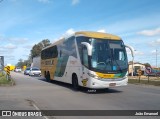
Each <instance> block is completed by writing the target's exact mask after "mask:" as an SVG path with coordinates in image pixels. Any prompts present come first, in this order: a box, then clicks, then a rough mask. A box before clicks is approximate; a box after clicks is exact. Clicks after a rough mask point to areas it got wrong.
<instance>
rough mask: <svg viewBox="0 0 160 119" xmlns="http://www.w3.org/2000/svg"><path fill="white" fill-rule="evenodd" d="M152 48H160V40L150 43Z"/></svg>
mask: <svg viewBox="0 0 160 119" xmlns="http://www.w3.org/2000/svg"><path fill="white" fill-rule="evenodd" d="M149 44H150V45H151V46H160V39H157V40H154V41H152V42H150V43H149Z"/></svg>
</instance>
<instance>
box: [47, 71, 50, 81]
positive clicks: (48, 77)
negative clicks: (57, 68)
mask: <svg viewBox="0 0 160 119" xmlns="http://www.w3.org/2000/svg"><path fill="white" fill-rule="evenodd" d="M46 80H47V82H50V80H51V79H50V73H49V72H48V73H47V75H46Z"/></svg>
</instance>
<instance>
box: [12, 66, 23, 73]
mask: <svg viewBox="0 0 160 119" xmlns="http://www.w3.org/2000/svg"><path fill="white" fill-rule="evenodd" d="M14 71H15V72H21V71H22V69H21V68H19V67H16V68H15V70H14Z"/></svg>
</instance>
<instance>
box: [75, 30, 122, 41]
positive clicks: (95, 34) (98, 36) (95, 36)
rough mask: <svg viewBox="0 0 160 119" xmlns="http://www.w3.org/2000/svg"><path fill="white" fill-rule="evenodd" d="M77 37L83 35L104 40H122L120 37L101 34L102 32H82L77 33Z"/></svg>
mask: <svg viewBox="0 0 160 119" xmlns="http://www.w3.org/2000/svg"><path fill="white" fill-rule="evenodd" d="M75 35H77V36H78V35H82V36H87V37H92V38H102V39H114V40H121V38H120V37H118V36H116V35H112V34H108V33H101V32H91V31H80V32H76V33H75Z"/></svg>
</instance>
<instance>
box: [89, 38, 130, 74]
mask: <svg viewBox="0 0 160 119" xmlns="http://www.w3.org/2000/svg"><path fill="white" fill-rule="evenodd" d="M90 41H91V45H92V56H91V58H90V62H91V69H92V70H95V71H98V72H106V73H107V72H108V73H109V72H110V73H112V72H113V73H116V72H117V73H118V72H122V71H127V68H128V60H127V54H126V50H125V46H124V44H123V41H122V40H110V39H95V38H92V40H90Z"/></svg>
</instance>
